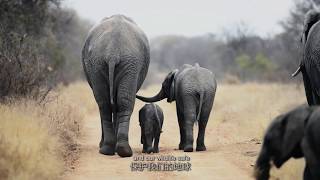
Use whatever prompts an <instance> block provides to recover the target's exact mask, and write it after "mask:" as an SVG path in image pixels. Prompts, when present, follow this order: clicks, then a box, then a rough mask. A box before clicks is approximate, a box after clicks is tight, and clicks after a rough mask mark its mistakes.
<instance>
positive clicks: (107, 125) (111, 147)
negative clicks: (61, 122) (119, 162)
mask: <svg viewBox="0 0 320 180" xmlns="http://www.w3.org/2000/svg"><path fill="white" fill-rule="evenodd" d="M105 82H106V81H103V78H101V77H100V79H99V78H97V79H96V81H95V83H93V84H92V88H93V93H94V97H95V100H96V102H97V104H98V106H99V112H100V118H101V129H102V135H101V141H100V144H99V146H100V150H99V152H100V153H101V154H105V155H114V153H115V134H114V128H113V124H112V111H111V104H110V100H109V99H110V98H109V94H108V90H107V89H108V86H107V84H106V83H105Z"/></svg>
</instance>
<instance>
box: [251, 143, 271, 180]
mask: <svg viewBox="0 0 320 180" xmlns="http://www.w3.org/2000/svg"><path fill="white" fill-rule="evenodd" d="M269 161H270V157H269V153H268V151H267V149H266V147H265V145H263V147H262V149H261V152H260V155H259V157H258V159H257V162H256V164H255V166H254V177H255V179H256V180H268V179H269V177H270V175H269V171H270V168H271V165H270V162H269Z"/></svg>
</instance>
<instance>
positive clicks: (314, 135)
mask: <svg viewBox="0 0 320 180" xmlns="http://www.w3.org/2000/svg"><path fill="white" fill-rule="evenodd" d="M319 118H320V108H316V107H315V106H312V107H308V106H306V105H305V106H300V107H298V108H296V109H294V110H292V111H290V112H288V113H286V114H283V115H280V116H278V117H276V118H275V120H274V121H273V122H272V123H271V125H270V126H269V128H268V129H267V132H266V134H265V137H264V142H263V145H262V148H261V151H260V154H259V156H258V159H257V162H256V165H255V178H256V179H257V180H267V179H269V171H270V168H271V164H270V163H271V162H273V164H274V165H275V166H276V167H277V168H280V167H281V166H282V165H283V164H284V163H285V162H286V161H287V160H288V159H290V158H291V157H293V158H301V157H305V160H306V168H305V171H304V180H315V179H320V135H319V133H318V132H319V128H320V121H319Z"/></svg>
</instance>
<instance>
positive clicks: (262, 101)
mask: <svg viewBox="0 0 320 180" xmlns="http://www.w3.org/2000/svg"><path fill="white" fill-rule="evenodd" d="M305 102H306V100H305V95H304V90H303V87H302V86H301V87H298V86H296V85H293V84H291V85H288V84H256V83H247V84H236V85H227V84H225V85H221V86H219V87H218V90H217V94H216V101H215V105H214V110H213V115H212V116H211V119H212V120H211V121H212V122H213V123H216V124H215V125H216V126H217V127H218V128H223V129H228V131H225V133H221V134H222V136H221V137H220V141H221V142H224V143H237V142H242V141H246V140H252V139H258V140H262V137H263V135H264V133H265V130H266V128H267V127H268V125H269V123H270V122H271V121H272V120H273V118H274V117H275V116H277V115H279V114H281V113H284V112H287V111H288V110H289V109H291V108H293V107H295V106H297V105H300V104H303V103H305ZM230 132H232V133H230ZM303 169H304V161H303V160H290V161H289V162H287V163H286V164H285V165H284V166H283V167H282V168H281V169H279V170H276V169H275V168H273V170H272V172H271V177H272V178H271V179H281V180H290V179H301V178H302V173H303Z"/></svg>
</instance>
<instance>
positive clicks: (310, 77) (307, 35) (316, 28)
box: [292, 10, 320, 105]
mask: <svg viewBox="0 0 320 180" xmlns="http://www.w3.org/2000/svg"><path fill="white" fill-rule="evenodd" d="M319 19H320V12H318V11H315V10H310V11H309V12H308V13H307V14H306V17H305V21H304V29H303V32H302V35H301V42H302V46H303V57H302V61H301V62H300V66H299V67H298V69H297V70H296V72H295V73H293V74H292V76H293V77H294V76H296V75H297V74H299V72H302V76H303V81H304V87H305V93H306V97H307V101H308V104H309V105H319V104H320V67H319V65H320V48H319V46H320V23H319Z"/></svg>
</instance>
